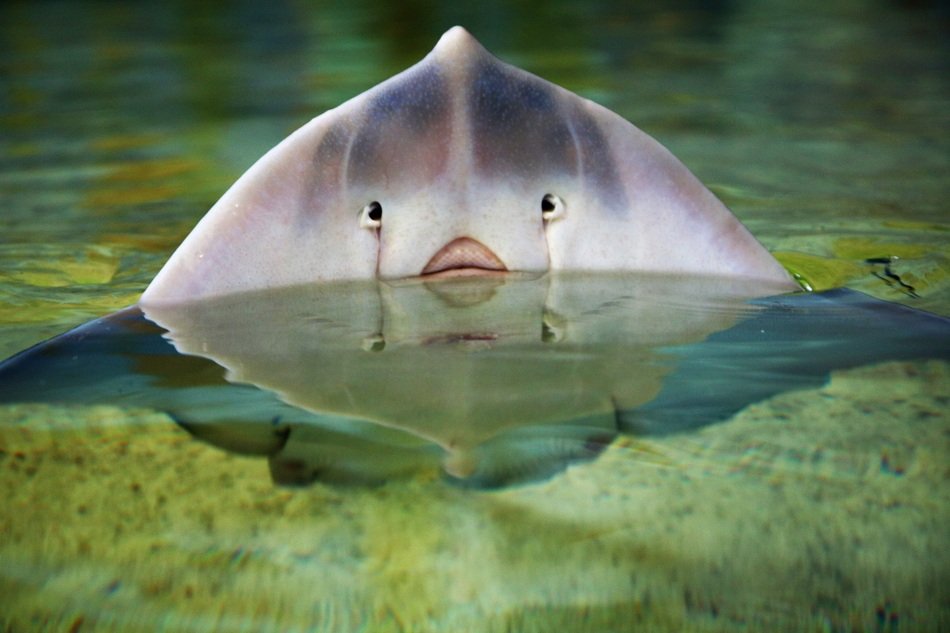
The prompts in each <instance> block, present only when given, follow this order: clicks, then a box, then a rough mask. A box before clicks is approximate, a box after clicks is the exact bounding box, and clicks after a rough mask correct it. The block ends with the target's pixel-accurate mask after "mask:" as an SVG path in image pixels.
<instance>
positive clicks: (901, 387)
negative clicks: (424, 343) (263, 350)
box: [0, 363, 950, 632]
mask: <svg viewBox="0 0 950 633" xmlns="http://www.w3.org/2000/svg"><path fill="white" fill-rule="evenodd" d="M948 401H950V368H948V367H947V365H946V364H941V363H926V364H890V365H883V366H879V367H873V368H865V369H860V370H854V371H850V372H844V373H841V374H836V375H835V376H834V377H833V379H832V380H831V382H830V384H829V385H828V386H827V387H825V388H822V389H820V390H814V391H806V392H799V393H788V394H785V395H782V396H779V397H776V398H774V399H773V400H770V401H768V402H765V403H762V404H759V405H755V406H752V407H749V408H748V409H747V410H745V411H744V412H743V413H741V414H740V415H738V416H737V417H736V418H735V419H734V420H732V421H730V422H728V423H726V424H722V425H718V426H713V427H710V428H707V429H705V430H703V431H701V432H699V433H695V434H691V435H688V436H678V437H672V438H667V439H657V440H644V441H639V440H632V439H628V440H623V441H620V442H618V443H617V444H615V445H614V446H613V447H611V448H610V449H609V450H608V451H607V452H606V454H604V455H603V456H602V457H601V458H600V459H598V460H595V461H594V462H592V463H590V464H584V465H579V466H575V467H572V468H571V469H570V470H569V471H568V472H567V473H565V474H563V475H561V476H558V477H555V478H554V479H552V480H550V481H549V482H546V483H542V484H538V485H532V486H525V487H521V488H515V489H510V490H506V491H501V492H472V491H466V490H460V489H457V488H453V487H451V486H448V485H446V484H445V483H444V482H442V481H440V480H439V479H438V478H437V477H436V475H435V473H432V474H431V476H430V475H421V476H419V477H417V478H415V479H414V480H411V481H408V482H398V483H397V482H394V483H392V484H389V485H385V486H382V487H379V488H372V489H361V488H350V489H347V488H332V487H324V486H322V485H319V484H318V485H315V486H313V487H310V488H305V489H296V490H292V489H276V488H274V487H273V486H272V485H271V483H270V478H269V475H268V472H267V467H266V463H265V461H264V460H258V459H253V458H242V457H235V456H232V455H229V454H226V453H224V452H222V451H220V450H217V449H214V448H210V447H208V446H205V445H202V444H200V443H196V442H195V441H194V440H192V439H191V438H190V436H188V435H187V434H186V433H185V432H184V431H181V430H180V429H178V428H177V427H176V426H174V425H173V424H172V423H171V422H170V421H169V420H167V419H166V418H164V417H163V416H161V415H155V414H151V413H148V412H136V411H129V412H123V411H120V410H118V409H111V408H96V409H85V410H73V411H68V412H67V411H63V410H61V409H55V408H50V407H44V406H23V407H17V408H14V409H8V410H6V411H4V413H3V415H4V424H3V426H2V427H0V428H2V432H0V448H2V451H3V452H2V453H0V455H2V461H0V490H2V494H3V496H4V499H5V503H4V510H3V512H2V513H0V532H2V533H3V534H4V539H3V542H2V545H0V561H2V563H3V564H2V567H3V570H4V571H3V573H2V574H0V595H2V596H3V598H0V614H2V615H0V626H3V625H5V626H6V627H7V629H8V630H12V631H20V630H38V629H40V628H44V629H49V630H82V631H89V630H95V631H100V630H101V631H109V630H168V631H182V630H220V631H240V630H259V631H264V630H271V631H294V630H301V631H302V630H313V631H341V632H343V631H354V630H366V631H462V630H464V631H472V632H477V631H511V630H516V631H551V630H570V631H578V632H580V631H591V632H594V631H636V630H662V631H747V630H787V631H802V630H806V631H842V630H857V631H875V630H888V631H890V630H894V631H896V630H900V631H936V630H941V629H944V628H946V627H947V626H948V625H950V608H948V606H947V605H948V604H950V603H948V601H947V597H948V594H947V587H950V577H948V575H950V572H948V570H950V550H948V548H947V547H946V529H945V527H946V525H947V522H948V520H950V489H948V486H947V483H946V478H947V472H946V464H947V458H948V455H950V442H948V438H947V428H948V422H950V419H948V413H947V411H948V408H947V403H948ZM67 420H68V422H67ZM894 420H904V421H906V423H905V424H900V425H897V424H894ZM882 621H883V622H884V624H883V625H881V624H880V623H881V622H882ZM80 623H81V627H80ZM70 627H73V628H70Z"/></svg>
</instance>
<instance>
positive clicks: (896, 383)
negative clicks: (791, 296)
mask: <svg viewBox="0 0 950 633" xmlns="http://www.w3.org/2000/svg"><path fill="white" fill-rule="evenodd" d="M946 20H947V15H946V13H941V12H940V9H939V7H931V6H928V5H927V3H885V2H881V3H873V4H871V5H868V4H867V3H860V2H838V3H819V2H815V3H800V2H794V3H793V2H728V3H727V2H723V3H698V2H697V3H690V2H669V3H661V4H659V5H657V4H651V5H649V7H647V6H644V7H642V8H639V9H630V8H628V7H627V6H626V3H608V2H603V3H597V2H591V3H583V4H582V3H577V4H574V3H560V2H551V3H545V4H544V5H543V6H532V5H531V4H528V3H524V4H522V3H515V4H507V3H492V2H487V3H479V4H478V6H477V7H476V8H473V9H470V10H461V9H451V8H448V7H446V6H441V5H437V4H429V3H425V2H420V3H413V4H412V5H409V6H400V7H397V6H396V5H389V4H385V3H371V2H350V3H345V4H342V5H338V4H331V3H326V4H325V5H324V6H321V4H320V3H315V4H306V3H299V2H293V3H290V2H287V3H285V2H269V3H262V4H252V3H243V4H237V5H233V6H227V7H225V6H221V7H218V6H212V7H210V8H206V9H197V8H196V7H194V6H192V5H190V4H186V3H158V2H156V3H147V2H143V3H135V4H134V5H129V6H122V5H116V4H112V3H104V2H103V3H93V2H90V3H73V2H60V3H57V2H44V3H27V2H23V3H17V2H12V3H4V4H3V6H2V8H0V161H2V169H0V201H2V204H3V211H2V213H0V356H3V357H5V356H7V355H9V354H11V353H14V352H16V351H18V350H19V349H22V348H24V347H26V346H28V345H30V344H33V343H35V342H37V341H39V340H42V339H43V338H45V337H47V336H50V335H53V334H56V333H59V332H61V331H63V330H65V329H66V328H68V327H71V326H74V325H77V324H79V323H81V322H83V321H85V320H87V319H90V318H93V317H96V316H100V315H102V314H105V313H108V312H110V311H112V310H115V309H118V308H120V307H123V306H126V305H129V304H131V303H133V302H134V301H135V300H136V298H137V297H138V294H139V293H140V292H141V291H142V290H143V289H144V287H145V285H146V284H147V283H148V281H149V280H150V279H151V278H152V276H153V275H154V274H155V273H156V272H157V271H158V269H159V268H160V267H161V265H162V264H163V263H164V261H165V259H166V258H167V257H168V255H169V254H170V253H171V251H172V250H173V249H174V247H175V246H176V245H177V244H178V243H179V242H180V241H181V239H182V238H183V237H184V236H185V235H186V234H187V232H188V231H189V230H190V228H191V227H192V226H193V224H194V222H195V221H196V220H197V219H198V218H199V217H200V216H201V215H202V214H203V213H204V211H205V210H206V209H207V208H208V207H209V206H210V205H211V204H212V203H213V202H214V201H215V200H216V199H217V198H218V197H219V196H220V195H221V193H222V192H223V191H224V190H225V189H226V188H227V186H228V185H230V184H231V183H232V182H233V181H234V180H235V179H236V178H237V176H238V175H239V174H240V173H241V172H242V171H243V170H244V169H246V168H247V167H248V166H249V165H250V164H251V163H252V162H253V161H254V160H256V158H258V157H259V156H260V155H261V154H263V153H264V152H265V151H266V150H267V149H268V148H269V147H271V146H272V145H274V144H275V143H276V142H277V141H278V140H280V139H281V138H283V137H284V136H285V135H286V134H287V133H289V132H290V131H292V130H293V129H295V128H296V127H298V126H300V125H301V124H302V123H304V122H305V121H307V120H309V119H310V118H311V117H312V116H315V115H316V114H318V113H320V112H322V111H323V110H325V109H327V108H330V107H333V106H335V105H337V104H339V103H340V102H342V101H343V100H345V99H347V98H350V97H352V96H355V95H357V94H359V93H360V92H362V91H363V90H365V89H367V88H368V87H370V86H372V85H374V84H375V83H377V82H378V81H381V80H382V79H385V78H386V77H389V76H391V75H392V74H394V73H396V72H398V71H400V70H402V69H404V68H405V67H407V66H408V65H410V64H412V63H414V62H415V61H417V60H418V59H419V58H421V57H422V56H423V55H424V54H425V53H426V52H428V50H429V49H430V48H431V47H432V46H433V45H434V43H435V41H436V40H437V39H438V37H439V35H440V34H441V33H442V32H443V31H444V30H445V29H446V28H448V27H449V26H451V25H453V24H457V23H458V24H463V25H465V26H466V27H467V28H468V29H469V30H470V31H472V33H473V34H474V35H475V36H476V37H478V38H479V39H480V41H482V43H483V44H484V45H485V46H486V47H487V48H489V50H491V51H493V52H494V53H495V54H497V55H499V56H500V57H502V58H503V59H505V60H506V61H509V62H511V63H514V64H516V65H518V66H521V67H523V68H526V69H528V70H530V71H532V72H535V73H537V74H539V75H541V76H543V77H545V78H547V79H549V80H551V81H554V82H556V83H559V84H561V85H563V86H565V87H567V88H569V89H571V90H574V91H575V92H578V93H580V94H582V95H584V96H587V97H589V98H592V99H594V100H596V101H598V102H600V103H602V104H603V105H605V106H607V107H609V108H611V109H613V110H615V111H617V112H619V113H620V114H622V115H623V116H625V117H627V118H628V119H630V120H631V121H633V122H634V123H635V124H637V125H638V126H640V127H641V128H642V129H644V130H645V131H647V132H648V133H650V134H652V135H653V136H655V137H656V138H658V139H659V140H660V141H661V142H662V143H664V144H665V145H666V146H668V147H669V148H670V149H671V150H672V151H673V152H674V153H675V154H676V155H677V156H679V157H680V158H681V159H682V160H683V161H684V162H685V163H686V164H687V165H688V166H689V167H690V168H691V169H692V170H693V171H694V172H695V173H696V174H697V175H698V176H699V177H700V179H702V180H703V181H704V182H706V183H707V184H708V185H709V186H710V187H711V188H712V189H713V190H714V191H715V192H716V193H717V194H718V195H719V196H720V197H722V198H723V200H724V201H725V202H726V203H727V204H728V205H729V206H730V207H731V208H732V209H733V210H734V211H735V212H736V214H737V215H738V216H739V217H740V218H741V219H742V220H743V222H745V223H746V225H747V226H748V227H749V228H750V229H751V230H752V232H753V233H754V234H755V235H756V236H757V237H759V238H760V240H761V241H762V242H763V243H764V244H765V245H766V246H767V247H769V248H770V250H773V251H775V252H776V253H777V254H778V256H779V258H780V260H781V261H782V262H783V263H784V264H785V265H786V266H787V267H789V268H790V269H791V270H793V271H794V272H796V273H798V274H800V275H801V276H802V277H803V278H804V279H805V280H806V281H807V282H809V283H810V285H812V286H813V287H816V288H827V287H836V286H848V287H851V288H855V289H859V290H863V291H865V292H869V293H870V294H872V295H874V296H876V297H879V298H882V299H887V300H891V301H899V302H902V303H905V304H908V305H912V306H914V307H918V308H922V309H926V310H930V311H933V312H937V313H940V314H944V315H950V262H948V249H947V235H948V233H947V230H948V226H950V224H948V213H947V207H946V204H947V203H946V200H947V193H948V187H950V185H948V182H950V181H948V179H947V177H946V175H947V171H948V163H950V140H948V138H947V135H946V130H947V129H948V125H947V124H948V117H950V114H948V113H950V107H948V105H950V103H948V101H950V82H948V79H947V77H948V76H950V73H948V63H947V62H948V56H947V53H948V51H947V40H946V37H945V33H946V31H945V25H946ZM884 257H899V258H900V259H898V260H896V261H895V262H894V263H893V268H894V270H895V272H897V273H898V274H899V275H900V277H901V279H902V280H904V281H905V282H906V283H908V284H910V285H912V286H913V287H914V294H915V295H917V296H911V295H910V294H909V293H908V292H907V291H906V288H904V287H902V286H899V285H896V284H893V283H888V278H882V277H881V276H877V275H875V273H880V272H881V269H880V266H876V265H873V264H868V263H866V260H867V259H868V258H884ZM948 392H950V386H948V375H947V368H946V364H945V363H924V364H911V365H908V364H892V365H889V366H885V367H883V368H866V369H863V370H857V371H856V372H849V373H845V374H842V375H838V376H836V377H835V378H833V379H832V381H831V382H830V383H829V384H828V385H827V386H825V387H822V388H819V389H816V390H812V391H806V392H801V393H792V394H786V395H784V396H780V397H779V398H777V399H773V400H771V401H769V402H768V403H764V404H761V405H757V406H753V407H751V408H750V409H748V410H746V411H744V412H742V413H741V414H740V415H739V416H737V418H736V419H733V420H731V421H730V422H729V423H727V424H724V425H719V426H716V427H711V428H709V429H707V430H705V431H703V432H701V433H699V434H697V435H693V436H688V437H680V438H667V439H657V440H650V439H645V440H626V441H623V442H620V443H618V444H615V445H614V446H611V447H610V449H609V450H607V451H606V453H605V454H604V455H602V456H601V458H599V459H597V460H595V461H594V462H592V463H591V464H590V465H589V467H586V469H573V470H570V471H568V472H567V473H566V474H565V475H564V476H560V477H556V478H553V479H552V480H550V481H549V482H546V483H543V484H539V485H536V486H529V487H526V488H520V489H515V490H508V491H503V492H498V493H489V494H474V493H470V492H467V491H465V490H457V489H451V488H446V487H445V486H443V485H442V484H441V482H439V481H438V479H437V478H432V477H427V476H425V475H424V474H423V475H419V476H417V477H416V478H414V479H411V480H410V481H409V482H402V483H399V484H398V485H397V484H393V485H391V486H384V487H383V488H381V489H369V490H367V489H357V490H349V489H340V488H334V487H331V486H316V487H311V488H308V489H306V491H293V490H286V489H277V488H274V487H273V485H272V484H271V480H270V477H269V476H268V473H267V472H266V466H265V465H264V464H262V463H261V462H260V461H259V460H258V461H254V460H250V459H244V458H240V457H235V456H233V455H229V454H226V453H223V452H221V451H217V450H215V449H214V448H213V447H210V446H206V445H203V444H199V443H195V442H193V441H192V440H191V439H190V437H189V436H188V435H187V434H186V433H185V432H184V431H182V430H180V429H178V428H177V427H175V426H174V425H173V424H171V423H170V421H169V420H168V418H167V417H165V416H163V415H159V414H156V413H155V412H154V411H149V410H142V409H135V410H119V409H115V408H111V407H94V408H82V409H73V408H67V409H64V408H57V407H52V408H51V407H42V406H24V407H15V408H12V409H9V410H8V411H6V412H5V413H4V415H5V416H6V417H5V418H4V419H5V420H7V421H8V424H7V426H6V427H5V428H6V431H5V432H4V436H3V438H2V442H3V446H2V450H3V453H2V454H0V455H2V461H0V469H3V472H4V473H5V475H4V477H3V486H4V488H3V489H4V494H5V499H6V500H7V502H6V505H5V507H6V508H7V511H5V512H4V513H3V516H2V523H0V526H2V530H3V533H4V535H5V538H4V541H6V543H7V545H6V546H5V547H4V549H3V550H2V551H0V560H2V561H3V565H2V566H3V567H4V569H8V570H13V571H10V572H8V573H7V575H4V576H3V578H2V581H0V582H2V584H0V587H2V589H3V591H2V594H3V595H4V596H5V598H3V599H2V600H4V601H5V602H4V604H3V607H4V608H3V609H0V623H2V624H4V625H6V626H8V627H11V628H12V629H13V630H21V629H25V630H32V629H36V630H42V629H43V628H44V627H47V628H50V629H56V630H62V629H66V630H70V629H71V630H84V631H85V630H87V629H88V630H112V629H121V630H141V629H142V628H143V627H144V628H160V627H162V626H164V627H165V628H166V630H182V629H191V630H210V629H214V628H219V629H223V630H250V629H257V630H260V629H266V628H270V629H271V630H340V631H346V630H357V629H358V628H360V627H362V629H363V630H372V631H375V630H382V631H389V630H393V631H398V630H420V631H427V630H551V627H553V626H555V625H557V624H558V623H560V625H561V626H562V627H567V628H563V629H562V630H572V629H573V630H591V631H595V630H635V629H637V628H638V627H644V626H652V627H653V628H654V629H664V628H665V629H667V630H688V629H693V630H741V629H743V627H746V630H748V627H752V628H753V629H755V628H761V627H764V626H769V627H775V628H785V629H788V630H835V631H838V630H841V631H844V630H938V629H939V628H940V627H941V625H942V626H943V627H946V626H947V622H948V619H950V615H948V612H947V610H946V604H947V602H948V601H947V597H948V596H947V594H946V589H945V588H946V587H947V586H950V582H948V580H950V578H948V577H947V569H948V564H950V561H948V560H947V557H946V554H945V553H944V552H945V551H946V550H947V548H946V537H945V535H944V526H945V525H946V523H947V520H948V519H950V517H948V510H947V507H948V505H947V503H948V498H947V497H948V494H947V482H946V473H945V468H944V467H943V464H945V463H946V458H947V454H948V446H947V440H946V428H947V418H946V413H945V407H946V402H947V401H948V398H950V393H948ZM789 420H791V421H793V422H794V425H791V423H789V422H788V421H789ZM302 588H306V590H303V589H302ZM6 614H10V615H6Z"/></svg>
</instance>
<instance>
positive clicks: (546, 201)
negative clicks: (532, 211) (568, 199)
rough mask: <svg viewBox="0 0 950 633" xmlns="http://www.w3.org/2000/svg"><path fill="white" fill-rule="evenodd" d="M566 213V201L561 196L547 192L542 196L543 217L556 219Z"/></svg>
mask: <svg viewBox="0 0 950 633" xmlns="http://www.w3.org/2000/svg"><path fill="white" fill-rule="evenodd" d="M563 214H564V201H563V200H561V197H560V196H556V195H554V194H553V193H546V194H544V196H543V197H542V198H541V217H542V218H544V219H545V220H554V219H556V218H559V217H561V216H562V215H563Z"/></svg>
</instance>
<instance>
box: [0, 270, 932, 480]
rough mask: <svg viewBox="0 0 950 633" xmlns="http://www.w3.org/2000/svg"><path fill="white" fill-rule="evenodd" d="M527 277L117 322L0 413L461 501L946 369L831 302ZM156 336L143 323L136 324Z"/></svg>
mask: <svg viewBox="0 0 950 633" xmlns="http://www.w3.org/2000/svg"><path fill="white" fill-rule="evenodd" d="M769 294H770V292H769V288H767V287H757V286H756V287H750V284H749V282H748V281H743V282H736V281H726V280H712V279H708V278H698V277H692V278H683V277H669V276H659V275H632V274H546V275H540V276H528V275H525V276H515V275H508V276H505V277H494V278H492V277H489V278H485V277H478V278H455V279H443V280H432V281H421V280H413V281H403V282H382V281H363V282H352V283H342V282H341V283H325V284H314V285H309V286H297V287H292V288H284V289H279V290H269V291H261V292H252V293H243V294H236V295H230V296H226V297H222V298H217V299H206V300H202V301H197V302H193V303H190V304H184V305H178V306H175V307H163V308H156V307H147V308H145V311H144V315H143V312H142V310H141V309H140V308H137V307H136V308H129V309H127V310H124V311H121V312H118V313H116V314H114V315H111V316H108V317H105V318H103V319H99V320H96V321H93V322H91V323H89V324H87V325H85V326H82V327H80V328H77V329H76V330H73V331H72V332H69V333H67V334H64V335H62V336H60V337H57V338H55V339H52V340H50V341H48V342H46V343H42V344H40V345H38V346H36V347H34V348H31V349H30V350H27V351H26V352H23V353H21V354H19V355H17V356H15V357H13V358H11V359H9V360H8V361H6V362H5V363H4V364H2V365H0V402H23V401H41V402H71V403H84V404H92V403H110V404H118V405H128V406H146V407H150V408H154V409H157V410H161V411H165V412H167V413H168V414H169V415H170V416H171V417H172V418H173V419H175V420H176V421H177V422H178V423H180V424H181V425H182V426H183V427H185V428H186V429H188V430H189V431H190V432H191V433H192V434H193V435H195V436H197V437H199V438H201V439H203V440H205V441H208V442H210V443H212V444H215V445H217V446H220V447H222V448H226V449H228V450H232V451H235V452H239V453H244V454H255V455H261V456H266V457H267V459H268V460H269V463H270V470H271V474H272V477H273V479H274V480H275V481H276V482H277V483H281V484H296V485H301V484H306V483H310V482H312V481H314V480H318V479H319V480H323V481H330V482H347V483H353V482H357V483H378V482H383V481H386V480H388V479H391V478H394V477H398V476H404V475H410V474H412V473H417V472H420V470H423V469H434V468H438V467H441V468H442V469H443V470H444V471H445V472H446V473H447V475H448V477H449V478H450V479H452V480H456V481H460V482H465V483H467V484H471V485H475V486H479V487H492V486H499V485H505V484H511V483H518V482H523V481H530V480H535V479H539V478H542V477H545V476H549V475H551V474H553V473H556V472H559V471H560V470H562V469H563V468H565V467H566V466H567V465H568V464H570V463H572V462H575V461H579V460H584V459H590V458H593V457H595V456H596V455H597V453H598V452H599V451H600V450H601V449H602V448H603V447H604V446H606V445H607V444H609V443H610V442H611V441H612V440H613V439H614V438H615V437H616V436H617V435H618V434H620V433H634V434H662V433H670V432H679V431H685V430H688V429H692V428H697V427H701V426H703V425H706V424H710V423H713V422H717V421H721V420H724V419H727V418H728V417H729V416H731V415H733V414H734V413H736V412H737V411H739V410H740V409H742V408H743V407H744V406H746V405H748V404H750V403H753V402H756V401H759V400H762V399H764V398H767V397H769V396H771V395H774V394H776V393H780V392H782V391H786V390H791V389H800V388H808V387H815V386H818V385H820V384H822V383H823V382H824V381H825V380H826V379H827V377H828V374H829V372H830V371H832V370H834V369H841V368H848V367H854V366H858V365H863V364H868V363H873V362H880V361H885V360H904V359H908V360H909V359H917V358H942V359H950V323H948V321H947V320H946V319H943V318H941V317H937V316H934V315H930V314H927V313H923V312H918V311H915V310H912V309H910V308H906V307H903V306H900V305H896V304H890V303H886V302H882V301H878V300H875V299H872V298H870V297H868V296H866V295H863V294H861V293H857V292H854V291H849V290H836V291H830V292H826V293H801V294H793V295H780V296H771V297H767V298H765V299H752V297H762V296H767V295H769ZM156 324H157V325H156Z"/></svg>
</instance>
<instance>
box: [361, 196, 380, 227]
mask: <svg viewBox="0 0 950 633" xmlns="http://www.w3.org/2000/svg"><path fill="white" fill-rule="evenodd" d="M382 223H383V205H381V204H379V203H378V202H376V201H375V200H373V201H372V202H370V203H369V204H368V205H366V206H365V207H363V210H362V211H360V226H361V227H363V228H364V229H378V228H379V227H380V226H381V225H382Z"/></svg>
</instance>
